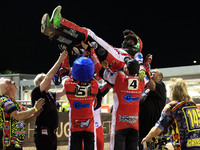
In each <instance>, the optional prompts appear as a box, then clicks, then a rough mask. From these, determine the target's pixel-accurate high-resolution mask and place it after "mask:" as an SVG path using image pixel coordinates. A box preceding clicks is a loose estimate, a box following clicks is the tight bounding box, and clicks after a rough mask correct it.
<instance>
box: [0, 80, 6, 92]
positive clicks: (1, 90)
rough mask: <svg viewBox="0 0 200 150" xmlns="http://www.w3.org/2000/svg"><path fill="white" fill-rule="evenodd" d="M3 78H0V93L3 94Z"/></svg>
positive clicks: (4, 85)
mask: <svg viewBox="0 0 200 150" xmlns="http://www.w3.org/2000/svg"><path fill="white" fill-rule="evenodd" d="M5 87H6V84H5V78H3V77H1V78H0V95H3V94H4V93H5Z"/></svg>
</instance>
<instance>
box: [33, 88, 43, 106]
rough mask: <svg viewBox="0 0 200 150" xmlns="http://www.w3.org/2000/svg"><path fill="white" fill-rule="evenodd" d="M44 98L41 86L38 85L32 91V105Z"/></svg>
mask: <svg viewBox="0 0 200 150" xmlns="http://www.w3.org/2000/svg"><path fill="white" fill-rule="evenodd" d="M39 98H42V93H41V92H40V86H36V87H35V88H34V89H33V91H32V92H31V105H32V107H33V106H34V105H35V102H36V101H37V100H38V99H39Z"/></svg>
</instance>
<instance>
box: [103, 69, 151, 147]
mask: <svg viewBox="0 0 200 150" xmlns="http://www.w3.org/2000/svg"><path fill="white" fill-rule="evenodd" d="M103 78H104V79H105V80H107V81H109V82H110V83H111V84H114V88H113V98H114V104H113V112H112V124H111V137H110V149H111V150H114V149H115V150H116V149H123V148H124V147H123V146H124V145H123V142H126V145H125V146H126V148H128V147H132V148H133V147H134V146H137V136H138V135H137V134H138V129H139V127H138V119H139V118H138V116H139V114H138V113H139V102H140V97H141V94H142V92H143V90H144V88H145V84H146V83H147V82H148V81H149V79H148V77H147V76H145V78H144V80H143V81H142V82H140V81H139V80H138V77H137V76H126V75H124V74H123V73H117V72H115V73H114V74H111V73H110V72H109V71H107V70H105V71H104V74H103ZM126 129H128V130H129V129H131V130H132V129H133V130H134V131H135V135H134V134H133V135H132V136H131V138H128V137H126V136H128V134H127V133H126ZM131 130H130V131H131ZM117 133H119V134H118V135H117ZM123 133H124V134H123ZM126 134H127V135H126ZM122 135H123V136H124V135H125V137H126V138H125V139H124V140H125V141H122V143H121V141H119V139H118V140H117V141H116V137H117V138H119V137H120V136H122ZM129 135H130V133H129ZM123 136H122V137H123ZM134 136H135V137H134ZM133 137H134V138H135V140H134V141H127V140H131V139H133ZM134 142H136V143H134ZM120 143H121V144H120ZM133 149H137V147H135V148H133Z"/></svg>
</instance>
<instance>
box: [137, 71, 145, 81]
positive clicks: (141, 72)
mask: <svg viewBox="0 0 200 150" xmlns="http://www.w3.org/2000/svg"><path fill="white" fill-rule="evenodd" d="M144 77H145V71H144V70H140V72H139V74H138V78H139V81H140V82H142V81H143V80H144Z"/></svg>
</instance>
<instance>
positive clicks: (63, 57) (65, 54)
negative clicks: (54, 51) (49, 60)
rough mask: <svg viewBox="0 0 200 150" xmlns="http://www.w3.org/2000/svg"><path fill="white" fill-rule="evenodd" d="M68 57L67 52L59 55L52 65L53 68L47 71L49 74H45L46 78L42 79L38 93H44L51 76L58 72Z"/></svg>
mask: <svg viewBox="0 0 200 150" xmlns="http://www.w3.org/2000/svg"><path fill="white" fill-rule="evenodd" d="M67 56H68V52H67V51H63V52H62V53H61V54H60V57H59V58H58V60H57V61H56V63H55V64H54V66H53V67H52V68H51V69H50V70H49V72H48V73H47V75H46V77H45V78H44V80H43V81H42V82H41V84H40V91H41V92H42V91H45V90H46V88H47V87H48V86H49V84H51V80H52V78H53V76H54V75H55V74H56V72H57V71H58V69H59V67H60V65H61V63H62V62H63V61H64V59H65V58H66V57H67Z"/></svg>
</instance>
